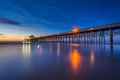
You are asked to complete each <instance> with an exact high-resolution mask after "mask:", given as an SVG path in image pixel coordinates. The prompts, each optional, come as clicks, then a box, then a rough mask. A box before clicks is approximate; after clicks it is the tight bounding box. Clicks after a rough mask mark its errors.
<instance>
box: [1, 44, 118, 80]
mask: <svg viewBox="0 0 120 80" xmlns="http://www.w3.org/2000/svg"><path fill="white" fill-rule="evenodd" d="M0 80H120V45H113V48H112V49H111V48H110V45H98V44H88V45H86V44H69V43H31V44H18V43H16V44H0Z"/></svg>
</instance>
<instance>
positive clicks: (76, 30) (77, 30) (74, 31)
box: [72, 27, 80, 33]
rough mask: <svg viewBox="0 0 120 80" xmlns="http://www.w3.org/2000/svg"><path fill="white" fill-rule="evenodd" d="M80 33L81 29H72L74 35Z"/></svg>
mask: <svg viewBox="0 0 120 80" xmlns="http://www.w3.org/2000/svg"><path fill="white" fill-rule="evenodd" d="M79 31H80V29H79V28H78V27H74V28H73V29H72V32H73V33H77V32H79Z"/></svg>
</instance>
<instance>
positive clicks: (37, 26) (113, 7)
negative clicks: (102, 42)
mask: <svg viewBox="0 0 120 80" xmlns="http://www.w3.org/2000/svg"><path fill="white" fill-rule="evenodd" d="M119 3H120V1H119V0H0V41H14V40H17V41H18V40H22V39H23V38H24V37H27V36H29V35H31V34H33V35H35V36H39V35H48V34H54V33H60V32H65V31H70V30H71V29H72V28H73V27H74V26H77V27H79V28H80V29H84V28H87V27H94V26H99V25H104V24H109V23H115V22H120V4H119Z"/></svg>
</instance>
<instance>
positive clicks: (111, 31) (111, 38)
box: [110, 28, 113, 44]
mask: <svg viewBox="0 0 120 80" xmlns="http://www.w3.org/2000/svg"><path fill="white" fill-rule="evenodd" d="M110 44H113V30H112V29H111V28H110Z"/></svg>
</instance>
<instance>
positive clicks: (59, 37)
mask: <svg viewBox="0 0 120 80" xmlns="http://www.w3.org/2000/svg"><path fill="white" fill-rule="evenodd" d="M119 29H120V23H114V24H107V25H103V26H96V27H91V28H86V29H79V28H73V29H72V31H70V32H64V33H58V34H51V35H47V36H41V37H32V36H31V38H29V39H26V40H29V41H40V42H42V41H47V42H69V43H70V42H83V43H99V44H101V43H105V42H106V40H105V36H106V35H109V36H110V44H113V41H114V38H113V36H114V34H118V35H119V34H120V32H114V30H119Z"/></svg>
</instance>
